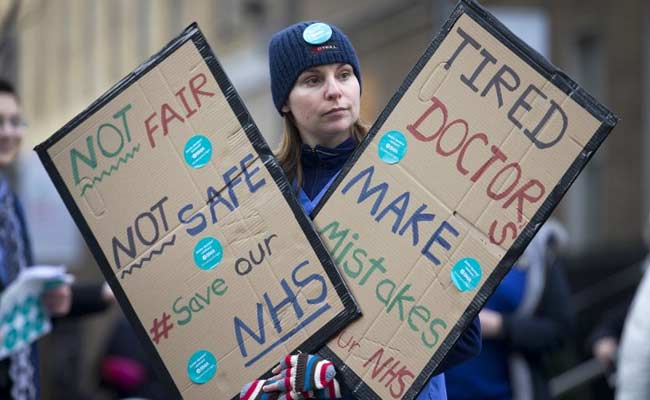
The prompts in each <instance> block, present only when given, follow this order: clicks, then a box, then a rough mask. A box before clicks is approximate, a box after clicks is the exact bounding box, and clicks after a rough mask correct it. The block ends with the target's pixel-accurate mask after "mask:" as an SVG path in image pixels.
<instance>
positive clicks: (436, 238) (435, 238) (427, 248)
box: [422, 221, 459, 265]
mask: <svg viewBox="0 0 650 400" xmlns="http://www.w3.org/2000/svg"><path fill="white" fill-rule="evenodd" d="M443 231H447V232H450V233H451V234H452V235H454V236H456V237H458V235H459V233H458V231H457V230H456V228H454V227H453V226H451V224H450V223H449V222H447V221H443V222H442V224H440V226H439V227H438V229H436V231H435V232H434V233H433V235H431V237H430V238H429V240H428V241H427V243H426V244H425V245H424V247H423V248H422V254H423V255H424V256H425V257H426V258H427V259H428V260H429V261H431V262H432V263H434V264H435V265H440V260H439V259H438V258H437V257H436V256H434V255H433V254H432V253H431V246H433V244H434V243H438V244H439V245H440V246H442V248H444V249H445V250H449V249H450V248H451V244H449V242H448V241H447V240H446V239H445V238H444V237H443V236H442V234H443Z"/></svg>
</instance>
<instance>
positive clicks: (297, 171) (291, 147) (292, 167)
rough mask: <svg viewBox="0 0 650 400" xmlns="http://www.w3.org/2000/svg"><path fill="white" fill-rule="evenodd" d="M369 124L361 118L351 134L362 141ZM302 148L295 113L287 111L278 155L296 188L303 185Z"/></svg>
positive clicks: (281, 164) (353, 126)
mask: <svg viewBox="0 0 650 400" xmlns="http://www.w3.org/2000/svg"><path fill="white" fill-rule="evenodd" d="M368 130H369V128H368V126H367V125H366V124H364V123H362V122H361V121H360V120H357V122H355V123H354V125H352V132H351V136H352V137H353V138H354V140H355V141H356V142H357V144H359V143H361V141H362V140H363V138H365V137H366V135H367V134H368ZM301 148H302V139H301V138H300V132H299V131H298V127H296V124H295V123H294V121H293V115H291V113H286V114H285V115H284V133H283V135H282V143H280V148H279V149H278V150H277V151H276V154H275V155H276V157H277V158H278V161H280V166H281V167H282V170H284V173H285V175H286V176H287V178H288V179H289V182H291V183H293V182H294V181H295V182H296V183H297V185H296V188H299V187H301V186H302V163H301V162H300V152H301V150H302V149H301Z"/></svg>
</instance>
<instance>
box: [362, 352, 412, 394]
mask: <svg viewBox="0 0 650 400" xmlns="http://www.w3.org/2000/svg"><path fill="white" fill-rule="evenodd" d="M383 355H384V349H382V348H380V349H379V350H377V351H376V352H375V354H373V355H372V356H371V357H370V358H369V359H368V361H366V362H365V364H363V367H364V368H367V367H368V365H369V364H370V363H372V362H373V360H375V358H376V359H377V361H376V362H375V364H374V367H373V369H372V372H371V373H370V375H371V378H372V379H375V378H376V377H377V375H379V374H380V373H381V372H382V371H383V370H384V369H385V368H386V366H388V365H389V364H391V366H390V367H389V368H388V369H387V370H386V372H385V373H384V374H383V375H382V377H381V378H380V379H379V383H383V384H384V387H386V388H388V389H389V391H390V394H391V396H393V398H395V399H399V398H401V397H402V395H403V394H404V390H405V389H406V382H405V378H406V377H410V378H414V377H415V375H414V374H413V373H412V372H411V371H410V370H409V369H408V368H407V367H406V366H405V365H402V367H401V368H400V369H399V370H397V371H396V369H397V368H398V367H399V365H400V361H399V360H396V359H395V358H393V357H388V359H387V360H386V361H384V362H383V363H382V362H381V361H382V357H383ZM380 363H381V367H379V364H380ZM389 375H390V378H389V379H388V380H387V381H386V382H384V379H386V377H387V376H389ZM395 379H397V381H396V380H395ZM393 384H396V385H397V389H396V388H395V385H393Z"/></svg>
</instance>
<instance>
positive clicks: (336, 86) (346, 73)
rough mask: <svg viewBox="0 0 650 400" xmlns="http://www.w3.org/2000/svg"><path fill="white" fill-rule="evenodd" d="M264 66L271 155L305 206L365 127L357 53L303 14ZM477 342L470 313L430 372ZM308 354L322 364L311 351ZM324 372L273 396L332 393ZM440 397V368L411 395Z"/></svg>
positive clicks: (291, 370) (256, 393) (289, 368)
mask: <svg viewBox="0 0 650 400" xmlns="http://www.w3.org/2000/svg"><path fill="white" fill-rule="evenodd" d="M269 66H270V72H271V92H272V95H273V102H274V104H275V107H276V109H277V110H278V112H279V113H280V115H281V116H283V118H284V125H285V132H284V136H283V140H282V145H281V147H280V150H279V152H278V154H277V156H278V159H279V161H280V164H281V165H282V168H283V169H284V172H285V173H286V175H287V177H288V178H289V180H290V181H291V182H292V183H293V187H294V189H295V191H296V195H297V196H298V199H299V200H300V203H301V204H302V206H303V208H304V210H305V212H306V213H307V214H311V212H312V211H313V209H314V207H315V206H316V205H317V204H318V202H319V201H320V199H321V198H322V197H323V194H324V193H325V192H326V191H327V188H328V187H329V186H330V185H331V184H332V181H333V180H334V178H335V177H336V175H337V174H338V173H339V171H340V170H341V168H342V167H343V164H345V161H346V160H347V159H348V157H349V156H350V155H351V154H352V152H353V151H354V149H355V148H356V146H357V145H358V144H359V142H360V141H361V140H362V139H363V138H364V137H365V135H366V134H367V133H368V129H367V127H365V126H364V125H363V124H361V123H360V122H359V108H360V96H361V73H360V69H359V61H358V59H357V55H356V52H355V50H354V48H353V47H352V44H351V43H350V41H349V39H348V38H347V37H346V36H345V34H344V33H343V32H341V31H340V30H339V29H338V28H337V27H335V26H333V25H328V24H324V23H322V22H316V21H309V22H301V23H298V24H295V25H292V26H289V27H288V28H286V29H284V30H282V31H280V32H278V33H276V34H275V35H274V36H273V38H272V39H271V43H270V45H269ZM480 347H481V344H480V328H479V325H478V319H476V320H475V321H474V322H473V323H472V325H471V327H470V328H468V330H467V331H466V333H465V334H464V335H463V336H462V337H461V339H460V340H459V341H458V343H457V344H456V346H455V347H454V348H453V349H452V350H451V352H450V353H449V355H448V357H447V358H446V359H445V361H444V362H443V363H442V364H441V366H440V368H439V371H438V372H442V371H444V370H445V369H447V368H449V367H451V366H452V365H455V364H458V363H460V362H462V361H464V360H466V359H469V358H471V357H473V356H475V355H476V354H478V353H479V351H480ZM303 358H305V357H303ZM310 360H316V362H321V363H323V365H328V364H329V363H328V362H327V361H325V360H318V359H316V358H310ZM305 362H308V361H304V360H303V362H302V364H300V361H299V360H297V359H296V357H295V356H294V357H290V356H288V357H286V358H285V360H283V362H282V363H281V364H280V366H279V367H278V368H276V370H275V371H274V372H276V373H278V374H279V375H283V374H284V375H287V374H293V375H292V376H294V375H295V374H296V372H297V373H298V374H301V373H304V371H302V370H301V366H304V365H305ZM332 369H333V368H332ZM332 376H333V374H328V379H326V380H323V381H322V382H316V386H315V387H313V386H309V387H305V385H301V386H300V387H293V388H290V389H292V390H291V391H293V392H294V393H293V394H292V395H288V396H286V395H285V397H281V398H295V396H296V393H300V392H303V393H302V394H301V395H302V396H303V397H308V396H318V397H319V398H340V395H338V394H337V393H336V391H337V390H336V389H338V387H336V388H333V387H332V385H337V383H336V381H335V380H331V377H332ZM270 381H275V380H274V379H271V380H270ZM283 381H284V380H280V381H278V382H274V383H269V381H267V382H263V381H255V382H253V383H251V384H249V385H246V386H245V387H244V389H243V390H242V396H241V398H242V399H246V400H247V399H257V398H263V393H267V395H268V394H271V393H273V392H275V393H276V394H277V393H285V392H286V391H287V388H286V387H285V385H284V383H283ZM292 382H294V381H292ZM312 383H313V382H312ZM303 389H315V390H303ZM314 391H315V392H316V393H313V392H314ZM341 391H342V392H343V397H344V398H353V397H351V396H350V395H346V392H347V391H346V388H344V387H342V388H341ZM281 396H282V395H281ZM265 398H266V397H265ZM446 398H447V396H446V392H445V385H444V378H443V375H442V374H440V375H437V376H435V377H433V378H432V379H431V380H430V381H429V383H428V384H427V386H426V387H425V388H424V389H423V391H422V392H421V393H420V396H419V399H436V400H438V399H446Z"/></svg>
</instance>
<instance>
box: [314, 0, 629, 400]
mask: <svg viewBox="0 0 650 400" xmlns="http://www.w3.org/2000/svg"><path fill="white" fill-rule="evenodd" d="M463 14H465V15H468V16H469V17H471V18H472V19H473V20H474V21H476V22H477V23H478V24H479V25H481V27H483V28H484V29H486V30H487V31H488V32H489V33H490V34H492V35H494V36H495V37H496V38H497V39H498V40H499V41H500V42H501V43H502V44H504V45H505V46H507V47H508V49H510V50H511V51H512V52H514V53H515V54H517V55H518V56H519V57H521V59H522V60H524V61H525V62H526V63H527V64H528V65H529V66H531V67H532V68H534V69H535V70H536V71H537V72H538V73H539V74H541V75H542V76H544V77H546V78H547V79H548V80H549V81H551V82H552V83H553V84H554V85H555V86H556V87H557V88H559V89H560V90H562V91H563V92H564V93H565V94H567V95H568V96H571V98H572V99H573V100H574V101H575V102H576V103H578V104H579V105H581V106H582V107H584V109H585V110H586V111H588V112H589V113H590V114H591V115H592V116H593V117H594V118H596V119H597V120H599V121H600V122H601V125H600V127H599V128H598V129H597V130H596V132H594V135H593V136H592V137H591V139H590V140H589V142H588V143H587V144H586V146H585V148H584V149H583V151H582V152H581V153H580V154H579V155H578V157H577V158H576V159H575V160H574V161H573V163H572V164H571V166H570V167H569V169H568V170H567V171H566V172H565V173H564V175H563V176H562V178H561V179H560V182H559V183H558V185H557V186H556V187H554V188H553V190H552V191H551V192H550V193H549V195H548V197H547V199H546V200H545V201H544V203H542V205H541V206H540V208H539V209H538V210H537V212H536V213H535V215H534V216H533V218H532V219H531V221H530V222H529V223H528V224H527V225H526V227H525V228H524V229H523V230H522V232H521V233H520V235H519V236H518V237H517V239H516V240H515V241H514V243H513V244H512V246H511V247H510V249H509V250H508V251H507V252H506V254H505V255H504V257H503V258H502V259H501V260H500V261H499V264H498V265H497V267H496V268H495V270H494V271H493V272H492V274H491V275H490V276H489V277H488V278H487V279H486V281H485V283H484V284H483V286H482V287H481V289H480V290H479V291H478V292H477V294H476V295H475V296H474V299H473V300H472V301H471V303H470V304H469V306H468V307H467V309H466V310H465V312H464V314H463V316H462V317H461V318H460V319H459V320H458V322H457V323H456V325H454V326H453V328H452V329H451V331H450V333H449V335H448V336H447V337H446V338H445V340H444V341H443V343H442V344H441V345H440V347H439V348H438V350H437V351H436V352H435V354H434V355H433V356H432V357H431V359H430V360H429V362H428V363H427V365H426V366H425V368H424V369H423V370H422V372H421V373H420V374H419V375H418V376H417V377H416V378H415V379H414V381H413V384H412V385H411V387H410V388H409V390H407V391H406V393H405V394H404V396H403V397H402V398H403V399H408V400H410V399H415V398H416V397H417V395H418V393H419V392H420V391H421V390H422V389H423V388H424V386H425V385H426V383H427V382H428V380H429V379H430V378H431V376H432V375H433V374H434V372H435V371H436V368H437V367H438V365H439V364H440V362H441V361H442V360H443V359H444V357H445V356H446V355H447V353H448V352H449V350H450V349H451V348H452V347H453V345H454V344H455V343H456V341H457V340H458V338H459V337H460V336H461V335H462V334H463V332H464V331H465V329H466V328H467V327H468V326H469V324H470V323H471V322H472V321H473V320H474V318H475V317H476V316H477V315H478V312H479V311H480V310H481V308H482V307H483V305H484V304H485V302H486V301H487V299H488V298H489V297H490V296H491V295H492V293H493V292H494V291H495V289H496V287H497V286H498V285H499V283H500V282H501V280H502V279H503V278H504V277H505V275H506V274H507V273H508V271H509V270H510V267H511V266H512V264H513V263H514V262H515V261H516V260H517V259H518V258H519V257H520V255H521V254H522V253H523V251H524V250H525V249H526V247H527V246H528V244H529V243H530V241H531V240H532V238H533V237H534V236H535V234H536V233H537V231H538V230H539V228H540V227H541V226H542V224H543V223H544V222H545V221H546V220H547V219H548V217H549V216H550V215H551V213H552V212H553V210H554V209H555V207H556V206H557V204H558V203H559V201H560V200H561V199H562V197H563V196H564V194H565V193H566V192H567V190H568V189H569V187H570V186H571V184H572V183H573V181H574V180H575V179H576V178H577V176H578V174H579V173H580V171H582V169H583V168H584V167H585V165H586V163H587V162H588V161H589V160H590V159H591V157H592V156H593V154H594V153H595V151H596V150H597V149H598V147H599V146H600V145H601V144H602V142H603V141H604V140H605V138H606V137H607V135H608V134H609V132H610V131H611V130H612V129H613V128H614V126H615V125H616V123H617V122H618V118H617V117H616V116H615V115H614V114H613V113H612V112H610V111H609V110H607V108H605V107H604V106H603V105H601V104H600V103H598V102H597V101H596V100H595V99H594V98H593V97H592V96H591V95H589V94H588V93H587V92H586V91H584V89H582V88H581V87H580V86H579V85H578V84H577V83H575V82H574V81H573V80H572V79H571V78H569V77H568V76H567V75H566V74H565V73H564V72H562V71H561V70H559V69H558V68H557V67H555V66H554V65H552V64H551V63H549V62H548V61H547V60H546V59H545V58H544V57H542V56H541V55H540V54H539V53H537V51H535V50H534V49H532V48H531V47H530V46H528V45H527V44H526V43H524V42H523V41H522V40H521V39H519V38H518V37H516V36H515V35H514V34H513V33H512V32H510V31H509V30H508V28H506V27H505V26H504V25H503V24H502V23H501V22H499V21H498V20H497V19H496V18H495V17H494V16H493V15H492V14H490V13H489V12H488V11H487V10H486V9H484V8H483V7H482V6H480V5H479V4H478V3H477V2H476V1H474V0H460V2H459V3H458V4H457V5H456V7H455V8H454V10H453V12H452V13H451V15H450V17H449V19H448V20H447V21H446V22H445V24H444V25H443V27H442V29H441V31H440V33H439V34H438V35H437V36H436V37H435V39H434V40H433V41H432V42H431V44H430V45H429V47H428V48H427V49H426V50H425V52H424V54H423V55H422V56H421V57H420V59H419V60H418V62H417V63H416V65H415V66H414V67H413V69H412V70H411V71H410V72H409V73H408V75H407V76H406V78H405V80H404V82H403V83H402V85H401V86H400V88H399V89H398V91H397V92H396V93H395V95H393V97H392V98H391V100H390V101H389V102H388V105H387V106H386V108H384V110H383V111H382V113H381V114H380V115H379V117H378V118H377V120H376V121H375V123H374V124H373V126H372V128H371V129H370V132H369V133H368V136H367V137H366V138H365V139H364V140H363V141H362V142H361V143H360V144H359V146H358V148H357V149H356V150H355V152H354V153H353V154H352V156H351V157H350V159H349V160H348V162H347V163H346V165H345V166H344V167H343V169H342V171H341V173H340V174H339V176H338V177H337V178H336V180H335V181H334V182H333V184H332V185H331V187H330V188H329V189H328V191H327V192H326V193H325V195H324V196H323V199H322V200H321V202H320V203H319V204H318V206H317V207H316V208H315V209H314V211H313V213H312V218H315V217H316V216H317V215H318V213H319V212H320V210H321V209H322V208H323V205H324V204H326V203H327V200H328V199H329V198H330V196H332V194H333V193H334V192H335V191H336V190H337V189H338V186H339V184H340V183H341V182H342V181H343V180H344V179H345V177H346V175H347V174H348V173H349V171H350V170H351V168H352V167H353V165H354V164H355V163H356V161H357V160H358V159H359V157H360V156H361V154H362V153H363V152H364V151H365V150H366V148H367V147H368V145H369V144H370V142H372V141H373V139H374V138H375V136H376V135H377V133H378V132H379V130H380V129H381V127H382V125H383V124H384V122H385V121H386V119H387V118H388V117H389V116H390V114H391V113H392V111H393V109H394V108H395V106H396V105H397V104H398V103H399V101H400V100H401V99H402V96H403V95H404V93H405V92H406V90H407V89H408V88H409V87H410V86H411V84H412V83H413V81H414V80H415V78H416V77H417V75H418V74H419V73H420V71H422V69H423V68H424V66H425V65H426V63H427V62H428V61H429V59H430V58H431V57H432V56H433V54H434V53H435V51H436V50H437V49H438V47H439V46H440V44H441V43H442V42H443V40H445V38H446V37H447V34H449V32H451V30H452V28H453V26H454V25H455V24H456V22H457V21H458V19H459V18H460V17H461V16H462V15H463ZM319 353H320V354H321V355H322V356H323V357H326V358H329V359H330V360H332V361H334V362H335V364H336V365H337V368H338V369H339V370H340V372H341V373H340V374H339V377H340V378H342V380H343V381H344V382H345V384H346V385H347V386H348V388H350V389H351V390H352V391H353V392H354V393H355V395H356V396H359V398H363V399H378V400H381V397H379V396H378V395H377V394H376V393H375V392H374V391H373V390H372V389H371V388H370V387H369V386H368V385H366V384H365V383H364V382H363V380H362V379H361V377H360V376H358V375H357V374H356V373H355V372H354V371H353V370H352V369H351V368H349V367H347V366H346V365H345V364H344V362H343V360H341V359H340V358H339V357H338V356H337V355H336V354H335V353H334V352H333V351H332V350H331V349H329V348H327V347H325V348H323V349H322V350H321V351H320V352H319Z"/></svg>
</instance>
